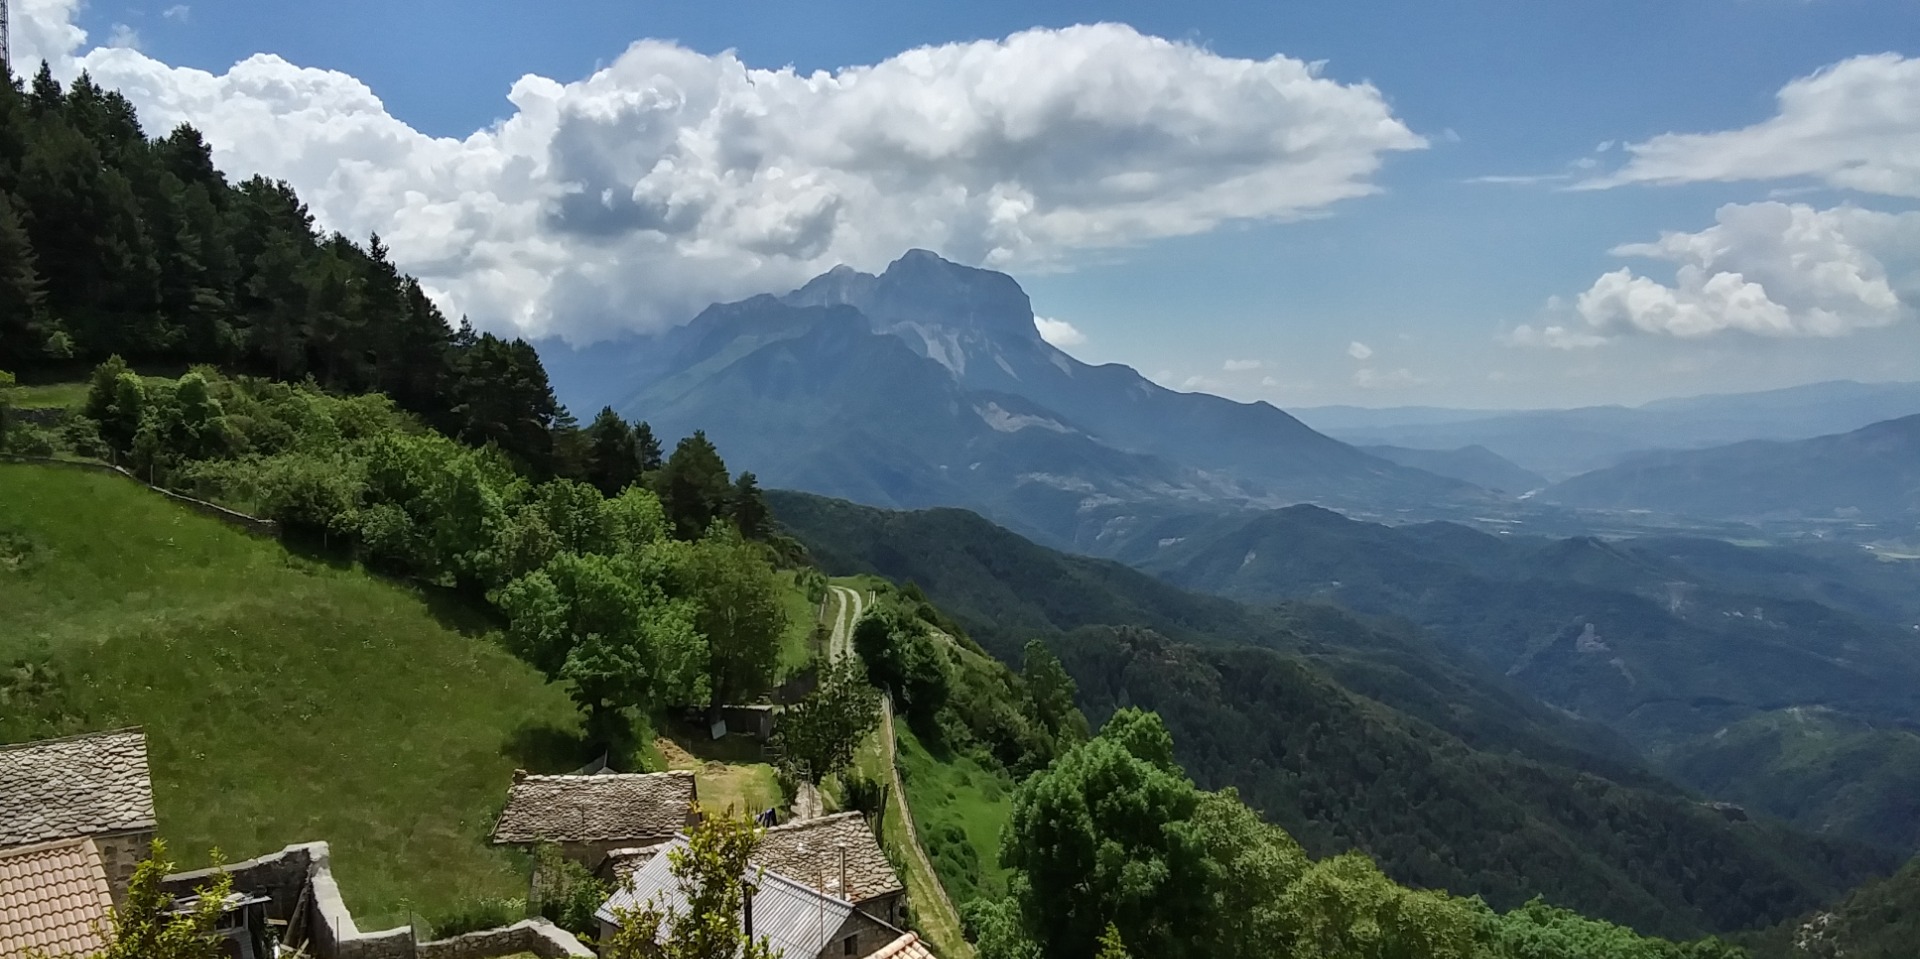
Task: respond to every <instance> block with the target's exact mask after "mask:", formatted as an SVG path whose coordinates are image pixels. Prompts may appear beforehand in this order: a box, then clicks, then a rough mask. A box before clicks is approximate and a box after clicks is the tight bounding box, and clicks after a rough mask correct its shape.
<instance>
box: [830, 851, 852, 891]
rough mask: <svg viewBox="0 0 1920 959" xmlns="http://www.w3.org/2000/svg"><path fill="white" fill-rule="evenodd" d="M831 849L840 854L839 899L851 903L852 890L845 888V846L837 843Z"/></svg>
mask: <svg viewBox="0 0 1920 959" xmlns="http://www.w3.org/2000/svg"><path fill="white" fill-rule="evenodd" d="M833 848H834V849H835V850H837V851H838V852H839V853H840V898H842V899H845V900H846V901H848V902H852V901H853V890H852V889H851V888H849V887H848V886H847V844H846V843H844V842H837V843H834V844H833Z"/></svg>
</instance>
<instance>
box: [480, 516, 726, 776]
mask: <svg viewBox="0 0 1920 959" xmlns="http://www.w3.org/2000/svg"><path fill="white" fill-rule="evenodd" d="M498 605H499V607H500V610H501V612H502V613H504V614H505V615H506V617H507V624H508V625H507V642H508V644H509V646H510V647H511V648H512V649H513V650H514V651H515V652H516V653H518V654H519V655H520V656H521V657H522V658H524V659H526V660H527V661H528V662H530V663H532V664H533V665H534V667H535V668H537V669H539V670H540V671H541V672H542V673H543V674H545V675H546V677H547V679H548V680H549V681H555V682H565V683H567V685H568V695H569V696H571V697H572V698H573V700H574V703H575V704H576V705H578V706H579V707H580V710H581V712H582V713H583V714H585V719H586V727H587V731H588V733H589V735H590V736H592V737H593V738H594V739H595V741H596V742H600V743H603V744H606V745H607V746H608V747H609V748H625V747H628V746H630V745H632V743H631V742H630V741H629V739H630V735H629V733H630V730H631V719H630V715H629V714H630V712H631V711H633V710H640V709H645V708H647V707H650V706H653V705H655V704H658V703H660V702H662V701H663V700H666V699H670V698H679V697H684V696H685V695H686V693H687V688H688V686H690V685H691V684H692V682H693V680H692V679H691V676H690V674H692V673H693V672H694V668H695V665H694V664H696V663H697V662H698V659H699V652H700V651H701V647H702V644H701V641H700V637H699V634H698V633H697V632H696V630H695V626H694V618H695V609H694V607H693V605H692V604H691V603H690V602H687V601H685V600H678V601H670V600H668V599H667V597H666V596H665V595H664V594H663V593H662V592H661V591H660V589H659V588H658V587H657V586H655V585H654V584H653V583H651V582H648V581H647V580H646V578H645V577H644V576H643V575H642V572H641V570H640V569H639V568H638V567H637V566H636V565H635V564H634V563H632V562H630V561H628V560H625V559H619V558H615V557H608V556H597V555H592V554H588V555H580V554H577V553H567V552H562V553H560V554H558V555H556V556H554V557H553V559H552V560H550V561H548V563H547V564H546V565H545V566H543V567H541V568H540V569H539V570H538V571H536V572H534V573H532V574H530V575H527V576H525V577H522V578H520V579H517V580H515V581H513V582H512V583H510V584H508V585H507V586H506V587H505V588H503V589H501V590H500V592H499V594H498Z"/></svg>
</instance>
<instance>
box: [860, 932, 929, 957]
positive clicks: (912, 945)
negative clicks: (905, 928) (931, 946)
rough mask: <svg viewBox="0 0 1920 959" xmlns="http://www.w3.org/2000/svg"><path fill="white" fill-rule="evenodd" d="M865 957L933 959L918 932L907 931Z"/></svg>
mask: <svg viewBox="0 0 1920 959" xmlns="http://www.w3.org/2000/svg"><path fill="white" fill-rule="evenodd" d="M867 959H934V956H933V953H932V952H929V951H928V950H927V944H926V943H924V942H921V941H920V934H919V933H916V932H909V933H907V934H906V935H904V936H901V937H900V938H898V939H895V940H894V941H892V942H889V943H887V944H886V945H884V946H881V947H880V951H879V952H876V953H874V954H873V955H871V956H868V957H867Z"/></svg>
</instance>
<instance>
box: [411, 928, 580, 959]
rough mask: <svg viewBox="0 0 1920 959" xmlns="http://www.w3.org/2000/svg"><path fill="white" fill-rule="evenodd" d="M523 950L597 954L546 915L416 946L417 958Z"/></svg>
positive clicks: (552, 956)
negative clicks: (548, 919)
mask: <svg viewBox="0 0 1920 959" xmlns="http://www.w3.org/2000/svg"><path fill="white" fill-rule="evenodd" d="M522 952H531V953H533V954H534V955H536V956H539V957H541V959H570V957H574V956H592V955H593V952H592V951H591V950H589V949H588V948H587V947H586V946H583V945H581V944H580V940H579V939H576V938H574V935H573V933H570V932H568V931H566V930H565V929H562V928H560V927H559V926H556V925H554V924H553V923H551V922H548V921H547V920H545V919H527V920H524V921H522V922H516V923H514V924H513V925H511V926H507V927H504V928H501V929H483V930H481V931H479V932H469V933H467V934H466V935H464V936H454V937H453V938H451V939H439V940H436V941H433V942H423V943H420V944H419V945H418V946H415V947H414V956H415V959H493V957H495V956H511V955H514V954H516V953H522Z"/></svg>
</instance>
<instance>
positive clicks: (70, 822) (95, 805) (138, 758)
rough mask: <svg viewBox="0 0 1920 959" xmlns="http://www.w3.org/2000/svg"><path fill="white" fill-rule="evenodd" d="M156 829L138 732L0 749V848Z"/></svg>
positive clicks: (144, 749) (144, 741) (142, 739)
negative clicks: (76, 837)
mask: <svg viewBox="0 0 1920 959" xmlns="http://www.w3.org/2000/svg"><path fill="white" fill-rule="evenodd" d="M152 828H154V818H153V780H152V779H151V778H150V777H149V776H148V773H147V737H146V734H145V733H142V732H141V731H140V730H138V729H122V730H117V731H115V732H109V733H93V734H90V735H86V736H69V737H67V738H65V739H46V740H41V741H39V742H32V743H21V744H19V745H17V746H0V849H3V848H6V847H8V846H24V845H28V844H30V843H39V842H46V841H48V840H53V839H68V838H72V837H75V836H94V835H100V834H102V833H110V832H121V831H125V830H134V829H152Z"/></svg>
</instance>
